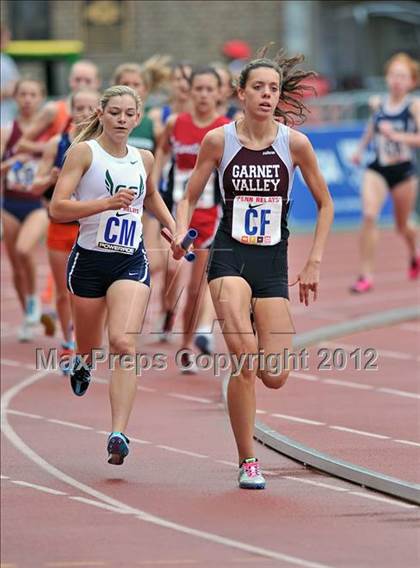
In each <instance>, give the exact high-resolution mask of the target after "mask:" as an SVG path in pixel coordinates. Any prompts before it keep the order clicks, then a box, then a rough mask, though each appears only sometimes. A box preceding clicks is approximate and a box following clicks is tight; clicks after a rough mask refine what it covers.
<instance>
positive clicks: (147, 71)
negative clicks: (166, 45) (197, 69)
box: [140, 54, 172, 93]
mask: <svg viewBox="0 0 420 568" xmlns="http://www.w3.org/2000/svg"><path fill="white" fill-rule="evenodd" d="M170 61H171V57H170V56H169V55H159V54H156V55H152V57H149V59H147V60H146V61H144V62H143V63H142V64H141V66H140V70H141V76H142V78H143V81H144V82H145V84H146V88H147V91H148V92H149V93H152V92H153V91H156V90H158V89H159V88H160V87H161V86H162V85H163V84H165V83H166V82H167V81H168V80H169V78H170V76H171V71H172V70H171V67H170V65H169V62H170Z"/></svg>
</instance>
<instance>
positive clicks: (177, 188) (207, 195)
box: [172, 170, 215, 209]
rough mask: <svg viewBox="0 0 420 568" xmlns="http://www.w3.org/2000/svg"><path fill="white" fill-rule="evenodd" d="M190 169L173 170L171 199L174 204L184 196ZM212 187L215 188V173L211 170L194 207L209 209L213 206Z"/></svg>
mask: <svg viewBox="0 0 420 568" xmlns="http://www.w3.org/2000/svg"><path fill="white" fill-rule="evenodd" d="M191 173H192V170H175V175H174V191H173V194H172V199H173V201H174V203H175V204H177V203H179V202H180V201H181V199H182V198H183V197H184V193H185V190H186V188H187V184H188V181H189V179H190V177H191ZM214 188H215V173H214V172H212V173H211V175H210V177H209V179H208V182H207V183H206V186H205V188H204V189H203V193H202V194H201V195H200V198H199V200H198V201H197V205H196V207H197V208H198V209H209V208H210V207H214V205H215V201H214Z"/></svg>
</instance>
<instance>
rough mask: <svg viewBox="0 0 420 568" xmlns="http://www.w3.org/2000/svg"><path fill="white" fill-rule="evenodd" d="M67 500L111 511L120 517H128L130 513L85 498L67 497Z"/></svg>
mask: <svg viewBox="0 0 420 568" xmlns="http://www.w3.org/2000/svg"><path fill="white" fill-rule="evenodd" d="M69 499H72V500H73V501H79V502H80V503H85V504H86V505H93V506H94V507H99V508H100V509H106V510H107V511H112V512H113V513H119V514H120V515H129V514H131V513H130V511H124V510H123V509H120V508H118V507H112V506H111V505H107V504H106V503H102V502H101V501H94V500H93V499H87V498H86V497H78V496H76V497H75V496H71V497H70V496H69Z"/></svg>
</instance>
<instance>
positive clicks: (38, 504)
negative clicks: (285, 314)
mask: <svg viewBox="0 0 420 568" xmlns="http://www.w3.org/2000/svg"><path fill="white" fill-rule="evenodd" d="M353 238H354V235H352V234H347V235H346V234H340V235H334V242H335V243H336V244H337V248H338V249H339V250H342V248H343V247H345V246H347V244H346V243H348V241H349V240H351V239H353ZM394 241H395V239H391V238H390V239H389V246H391V245H392V243H394ZM294 242H295V245H296V248H295V250H296V251H297V252H296V254H297V253H298V252H299V250H303V249H304V248H305V247H307V246H308V241H307V238H306V237H296V238H295V239H294ZM395 244H396V243H395ZM299 247H301V248H300V249H299ZM292 254H293V249H292ZM336 262H337V261H336V259H335V252H334V254H333V251H332V250H331V249H330V250H329V251H328V253H327V256H326V259H325V267H324V274H323V276H324V280H325V284H326V288H327V286H328V287H329V291H328V296H327V297H324V295H322V296H321V300H320V302H319V304H318V306H316V309H312V308H311V309H310V310H309V311H307V313H306V310H305V312H304V311H303V310H301V308H300V307H299V306H297V308H296V309H295V312H296V316H295V321H296V327H297V330H298V332H301V331H303V330H304V329H313V328H317V327H319V326H320V325H326V324H327V323H331V322H333V321H336V320H335V319H334V316H337V314H339V313H340V312H339V310H338V307H337V306H336V304H338V305H339V307H340V308H341V309H342V310H344V312H343V313H345V314H347V315H348V316H352V314H353V311H352V310H354V311H357V312H360V309H361V308H360V306H361V304H358V303H357V302H355V301H354V300H353V299H352V298H350V299H349V297H348V296H347V293H346V291H345V289H343V286H344V282H343V285H342V284H341V281H344V280H345V277H346V273H345V271H344V269H343V270H341V269H340V270H341V271H340V276H339V279H338V280H339V281H338V282H337V284H334V281H333V278H334V270H331V266H334V265H335V263H336ZM398 262H400V264H402V263H401V259H399V258H397V254H396V255H395V263H396V265H398ZM292 265H293V259H292ZM392 269H394V266H393V265H392ZM347 272H348V273H349V270H347ZM348 275H349V276H350V274H348ZM385 275H386V278H385ZM337 278H338V277H337ZM398 278H400V280H401V282H400V283H399V285H398V293H399V298H400V299H396V300H395V302H397V303H398V302H399V303H398V305H407V304H410V303H411V302H412V298H411V295H412V294H413V293H415V290H416V287H415V286H412V285H411V283H410V284H409V283H406V282H405V281H404V279H403V274H402V273H400V272H399V271H398V272H393V271H392V270H391V269H390V268H388V269H387V271H386V272H385V268H384V278H383V280H382V284H381V289H377V291H376V292H375V294H376V295H377V296H376V299H378V298H379V297H380V294H382V295H383V296H385V295H386V293H387V291H388V290H389V289H391V288H392V287H393V288H394V289H395V288H396V285H395V282H399V280H398ZM387 279H388V280H387ZM9 282H10V281H9V275H8V273H7V271H4V273H3V276H2V284H3V300H4V304H3V311H2V322H4V323H5V324H6V326H5V331H4V337H3V351H2V376H3V381H2V394H3V404H4V410H5V413H4V414H3V417H4V419H5V422H4V424H3V426H4V434H3V439H2V442H3V443H2V475H3V476H4V477H2V490H3V491H2V495H3V504H4V507H3V508H2V515H3V518H2V527H3V530H2V562H4V565H7V566H17V567H28V566H29V567H32V566H34V567H38V566H45V567H47V566H48V567H57V568H58V567H66V566H68V567H70V566H72V567H74V566H80V567H83V566H85V567H88V566H126V567H134V566H151V567H152V566H168V567H172V566H214V565H217V566H221V567H224V566H227V567H228V566H235V565H238V564H243V565H245V566H247V565H252V566H261V567H265V566H267V567H268V566H284V567H288V566H316V565H318V566H346V567H347V566H348V567H359V566H360V567H362V566H381V567H382V566H384V567H390V568H391V567H392V568H394V567H395V566H404V567H408V568H411V567H414V566H417V565H418V560H419V551H418V530H417V528H416V527H418V519H419V515H418V509H417V508H416V507H414V506H412V505H409V504H406V503H401V502H399V501H396V500H394V499H389V498H386V497H383V496H380V495H378V494H375V493H372V492H369V491H367V490H364V489H361V488H358V487H357V486H354V485H351V484H348V483H345V482H343V481H339V480H336V479H333V478H331V477H329V476H326V475H321V474H319V473H316V472H314V471H311V470H307V469H305V468H304V467H303V466H301V465H299V464H296V463H294V462H292V461H291V460H288V459H286V458H284V457H282V456H279V455H277V454H275V453H273V452H271V451H269V450H267V449H265V448H263V447H258V455H259V457H260V459H261V461H262V464H263V467H264V470H265V474H266V476H267V481H268V488H267V490H266V491H265V492H246V491H239V490H238V489H237V488H236V464H235V449H234V444H233V439H232V435H231V432H230V427H229V424H228V421H227V418H226V415H225V413H224V411H223V408H222V405H221V389H220V381H219V380H218V379H216V378H214V377H212V376H211V373H206V374H204V373H203V374H202V375H201V374H200V375H199V376H195V377H186V376H182V375H180V374H179V373H178V371H177V369H176V366H175V365H174V364H173V362H171V364H170V368H169V370H168V372H165V373H148V374H146V375H144V376H143V377H142V378H141V379H140V381H139V393H138V399H137V402H136V407H135V410H134V413H133V417H132V420H131V423H130V429H129V435H130V437H131V438H132V449H131V454H130V456H129V458H128V459H127V461H126V464H125V465H124V466H123V467H122V468H115V467H112V466H109V465H108V464H107V463H106V452H105V440H106V430H107V429H108V428H109V410H108V400H107V388H106V384H104V383H105V382H106V373H105V371H102V370H101V371H100V372H98V373H97V379H98V380H97V381H96V382H95V383H94V384H93V385H92V386H91V388H90V390H89V392H88V394H87V396H86V397H84V398H83V399H77V398H76V397H74V396H73V395H72V394H71V392H70V389H69V385H68V384H67V381H66V380H65V379H63V378H62V377H60V376H59V375H57V374H52V373H49V374H46V375H45V376H42V377H40V378H39V380H36V379H37V375H36V373H35V370H34V354H33V351H34V345H35V343H34V344H32V345H19V344H18V343H17V342H16V339H15V337H14V328H15V327H16V325H17V322H18V319H17V318H18V310H17V309H16V304H15V301H13V300H12V297H13V294H12V290H11V289H10V283H9ZM382 287H383V290H382ZM378 288H379V285H378ZM321 293H322V291H321ZM371 299H372V302H371V303H369V304H368V303H362V305H364V306H366V309H367V307H368V308H369V310H370V311H372V312H375V311H380V310H381V309H386V308H388V307H390V303H389V302H387V301H386V299H384V300H383V302H382V301H380V300H378V301H377V302H374V301H373V300H374V299H375V296H374V295H373V294H372V295H371ZM359 300H364V298H359ZM381 302H382V303H381ZM349 306H350V307H349ZM351 306H353V308H352V307H351ZM316 310H318V312H317V311H316ZM363 310H365V309H364V308H363ZM300 312H301V313H300ZM363 313H365V311H363ZM357 315H359V313H358V314H357ZM154 317H155V316H154V315H153V316H151V319H152V320H153V319H154ZM320 322H321V323H320ZM400 328H401V329H400ZM415 329H416V326H415V325H414V324H413V323H410V324H402V325H401V326H398V336H397V337H396V341H395V344H393V345H391V346H390V345H389V344H388V343H387V338H389V334H388V332H389V331H390V330H385V331H384V332H383V333H382V332H380V333H379V332H376V331H375V332H370V335H369V337H368V338H364V337H363V334H358V336H356V337H348V338H342V339H339V340H337V343H339V344H349V345H353V344H357V342H359V343H362V341H367V340H372V339H373V338H376V337H378V339H377V341H378V343H377V347H378V348H379V347H380V348H381V349H382V350H388V351H390V350H391V349H390V347H392V350H394V351H398V352H400V353H402V352H405V353H408V354H410V355H411V354H412V347H413V342H412V339H408V337H409V338H412V335H411V333H415ZM403 331H404V332H407V334H408V335H407V339H406V340H405V343H404V345H403V344H402V342H399V341H398V340H399V339H400V337H402V332H403ZM393 335H397V334H395V333H394V334H391V336H390V340H391V341H393V337H392V336H393ZM146 343H148V346H147V349H148V350H150V351H151V352H152V351H153V350H154V349H156V346H153V345H152V343H153V342H152V340H151V339H146ZM36 344H40V345H42V346H48V345H54V342H53V340H51V339H49V340H48V341H47V340H46V339H45V338H43V337H39V338H38V339H37V342H36ZM414 344H415V342H414ZM171 349H172V353H173V349H174V347H173V346H172V347H171ZM159 350H160V351H162V352H163V353H165V352H168V351H167V350H166V349H165V348H164V346H161V345H159ZM381 361H382V359H381ZM400 361H408V359H407V360H404V359H400ZM383 364H384V365H385V367H386V368H387V369H388V367H390V366H391V367H392V365H394V364H395V363H394V361H393V360H392V358H391V357H384V358H383ZM411 364H412V363H410V362H409V365H411ZM385 367H384V368H385ZM398 368H400V367H398ZM410 368H411V367H410ZM346 372H350V371H346ZM307 374H308V375H309V374H314V375H315V372H314V371H313V370H310V371H308V372H307ZM401 374H403V375H404V378H403V379H402V377H401ZM408 374H409V371H405V372H404V373H399V374H398V376H397V377H395V373H394V371H393V368H391V370H390V372H386V373H385V374H384V375H383V377H382V378H381V382H377V383H376V382H375V383H374V386H375V388H376V387H378V388H382V387H383V388H391V389H392V388H395V389H400V390H407V391H408V390H413V388H414V387H413V385H412V383H411V382H410V381H409V378H408V377H407V375H408ZM385 375H386V376H385ZM324 376H325V375H322V379H323V380H318V381H313V380H312V381H311V380H305V379H302V378H300V379H297V378H295V379H293V378H292V379H291V380H290V381H289V384H288V385H287V386H286V387H285V388H284V389H283V390H282V391H279V392H277V391H276V392H274V391H273V392H268V391H266V392H265V393H263V392H259V402H258V406H259V407H261V408H264V409H267V412H268V410H270V411H271V407H270V408H269V407H268V406H267V405H269V404H273V410H275V411H276V412H277V413H279V414H285V415H286V414H290V415H292V411H299V412H300V413H301V414H299V416H303V417H304V418H306V419H310V418H311V416H312V417H314V420H317V419H318V421H320V422H321V421H322V422H325V423H326V424H328V425H331V424H332V425H335V424H337V425H340V424H343V425H344V426H346V427H350V428H354V429H356V427H357V426H360V429H362V428H367V427H368V426H370V427H372V428H373V426H374V425H376V422H375V424H373V425H372V424H369V423H366V422H361V423H359V422H358V421H360V419H361V417H364V418H366V416H368V415H371V416H375V420H378V423H377V424H378V425H380V424H384V425H385V424H386V421H383V422H381V421H382V420H383V419H382V418H381V416H382V415H383V414H385V415H386V414H387V413H389V409H390V408H393V409H394V412H395V417H394V420H393V421H390V420H388V426H389V428H390V430H387V431H386V433H387V435H391V434H392V436H393V437H394V435H395V436H400V435H404V436H407V437H409V436H410V439H411V437H412V434H413V432H412V430H411V428H412V424H413V422H412V421H411V419H410V420H408V425H407V426H404V422H407V416H408V414H410V415H412V413H413V412H415V410H414V407H412V406H410V407H409V408H408V407H406V406H404V405H405V404H406V403H407V401H408V404H410V405H411V404H412V403H413V401H415V400H416V399H411V398H407V397H401V396H400V397H399V398H397V396H398V395H396V396H395V395H392V394H387V393H384V392H382V393H380V392H377V391H376V390H375V391H374V392H371V391H370V390H366V389H365V390H362V389H357V388H352V387H347V388H346V387H343V386H338V385H336V384H328V383H327V384H325V380H324V378H323V377H324ZM381 376H382V372H381V373H379V372H377V373H376V374H373V373H371V374H370V375H369V380H370V381H371V383H372V381H373V380H374V379H375V380H376V378H377V377H379V378H380V377H381ZM329 377H330V375H329V374H328V378H329ZM393 377H395V378H393ZM336 378H337V377H336V376H334V379H336ZM350 379H351V380H352V381H353V382H356V383H357V381H360V382H361V383H362V384H365V383H364V381H365V379H364V378H362V376H361V375H357V376H351V377H350V376H347V375H340V376H339V377H338V379H337V380H349V381H350ZM402 380H404V381H406V382H404V384H399V383H400V382H401V381H402ZM366 384H367V380H366ZM372 384H373V383H372ZM295 389H300V390H299V391H298V390H295ZM303 389H305V391H304V390H303ZM315 389H316V392H315ZM413 392H414V391H413ZM323 393H325V394H323ZM321 395H322V397H321ZM324 397H325V399H324ZM353 397H355V398H353ZM365 397H366V398H365ZM368 397H370V398H368ZM321 400H322V402H319V401H321ZM350 400H353V401H354V403H353V409H355V408H357V409H358V410H359V409H360V405H361V404H362V402H364V404H365V405H366V408H369V409H370V413H368V412H367V411H366V412H353V413H352V412H351V408H352V404H351V403H350V402H349V401H350ZM378 401H379V402H378ZM381 401H382V402H381ZM384 401H385V402H384ZM324 402H325V403H324ZM291 404H300V405H301V406H299V407H296V408H294V407H292V406H290V405H291ZM354 404H357V405H358V406H354ZM399 408H401V411H399ZM311 412H316V414H313V415H311ZM333 412H334V413H335V414H332V413H333ZM302 413H303V414H302ZM388 416H389V414H388ZM338 417H340V419H342V420H343V422H342V423H341V422H340V424H339V423H338V422H337V421H336V422H332V421H331V418H334V419H335V420H336V419H337V418H338ZM261 418H264V420H266V418H267V416H264V417H263V416H261ZM344 418H346V421H344ZM347 419H348V421H347ZM270 420H271V418H270ZM277 420H278V422H276V424H277V425H279V424H280V420H281V419H277ZM399 422H400V423H401V425H400V424H399ZM281 425H282V427H281V428H279V430H280V431H281V432H282V433H286V434H288V435H291V436H292V437H296V438H299V436H301V435H303V430H304V426H307V425H305V424H302V423H297V422H294V423H291V422H290V421H287V420H285V419H283V420H281ZM286 426H287V427H288V428H290V430H288V431H287V432H286V431H285V427H286ZM383 427H384V426H383ZM404 428H407V429H406V430H404ZM328 430H329V429H328V428H327V427H326V426H325V427H324V426H313V428H307V429H306V431H311V432H313V433H314V434H313V441H314V442H317V443H318V445H319V444H321V443H323V440H324V437H325V436H326V432H327V431H328ZM372 431H373V432H374V430H372ZM332 432H333V434H334V436H333V438H334V440H335V441H332V442H331V446H330V447H329V450H330V453H334V451H335V450H337V451H338V450H340V451H341V449H342V446H343V443H342V441H343V440H345V439H346V440H347V441H346V442H345V444H347V446H346V447H347V449H348V450H349V452H350V455H351V456H352V457H353V458H354V459H353V461H356V460H362V459H364V457H365V456H366V455H369V454H371V453H372V451H374V450H371V449H368V450H366V448H365V446H364V445H363V444H365V441H366V436H365V437H363V436H361V435H356V434H353V435H352V436H350V433H349V432H341V431H338V430H337V431H332ZM336 435H337V437H336ZM349 436H350V437H349ZM301 441H304V440H301ZM374 441H375V444H376V439H375V440H374ZM379 441H380V442H381V443H382V442H387V443H388V442H389V446H387V447H388V448H390V449H389V450H386V452H385V451H384V452H382V451H381V452H378V453H377V456H378V458H377V463H376V466H377V467H376V468H375V469H378V470H382V469H383V468H385V467H387V463H388V462H392V461H393V459H392V456H393V455H394V456H395V460H394V461H401V463H402V464H404V460H405V459H406V458H405V457H404V456H405V455H408V453H407V454H406V453H405V452H408V450H410V452H411V450H413V449H415V450H417V448H415V447H414V446H413V447H408V446H407V447H405V446H402V447H401V448H400V447H399V446H397V444H396V443H395V444H394V443H391V442H390V441H388V440H379ZM369 442H370V440H369ZM401 450H402V451H403V453H402V454H401V453H400V454H399V453H398V452H399V451H401ZM388 451H389V454H388ZM394 451H395V453H394V454H393V452H394ZM410 455H411V454H410ZM385 456H386V459H385ZM410 459H411V458H410ZM403 468H405V466H402V468H401V469H403ZM410 471H411V470H410Z"/></svg>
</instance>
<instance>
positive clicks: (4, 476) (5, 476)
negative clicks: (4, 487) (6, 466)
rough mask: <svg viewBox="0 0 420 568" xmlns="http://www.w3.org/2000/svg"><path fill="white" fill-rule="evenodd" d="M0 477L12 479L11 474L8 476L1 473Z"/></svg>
mask: <svg viewBox="0 0 420 568" xmlns="http://www.w3.org/2000/svg"><path fill="white" fill-rule="evenodd" d="M0 479H10V477H9V476H7V475H3V474H1V475H0Z"/></svg>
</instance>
